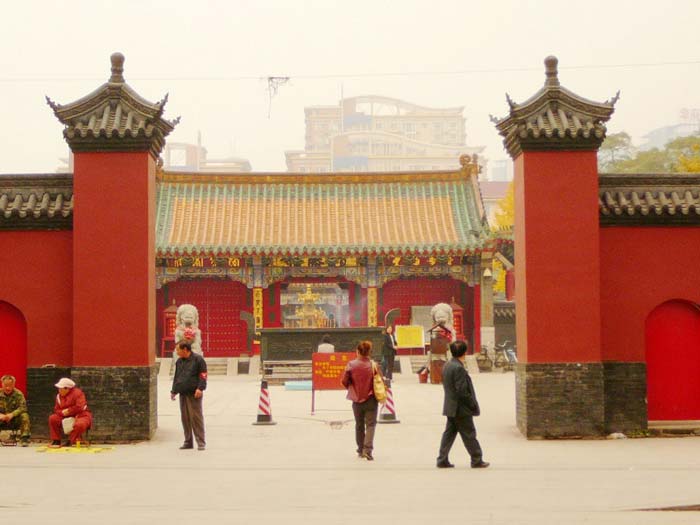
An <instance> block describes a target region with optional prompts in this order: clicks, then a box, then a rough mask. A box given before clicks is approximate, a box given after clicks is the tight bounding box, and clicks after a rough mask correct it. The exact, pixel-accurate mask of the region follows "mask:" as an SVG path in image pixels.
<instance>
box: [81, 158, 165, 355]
mask: <svg viewBox="0 0 700 525" xmlns="http://www.w3.org/2000/svg"><path fill="white" fill-rule="evenodd" d="M73 191H74V192H75V195H76V199H75V209H74V214H73V257H74V265H73V282H74V291H73V365H74V366H146V365H149V364H152V363H153V362H154V360H155V346H154V341H155V201H156V198H155V162H154V160H153V157H151V155H150V154H149V153H148V152H135V153H128V152H111V153H103V152H100V153H76V154H75V162H74V175H73Z"/></svg>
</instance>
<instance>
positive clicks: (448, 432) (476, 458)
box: [437, 341, 489, 468]
mask: <svg viewBox="0 0 700 525" xmlns="http://www.w3.org/2000/svg"><path fill="white" fill-rule="evenodd" d="M450 352H451V353H452V359H450V360H449V361H448V362H447V364H446V365H445V367H444V368H443V370H442V387H443V389H444V390H445V402H444V404H443V408H442V415H444V416H447V425H446V426H445V431H444V432H443V433H442V440H441V441H440V452H439V454H438V458H437V467H438V468H451V467H454V465H453V464H452V463H450V460H449V457H448V456H449V454H450V449H451V448H452V444H453V443H454V441H455V438H456V437H457V434H458V433H459V435H460V436H461V437H462V441H463V442H464V446H465V447H466V448H467V452H469V455H470V456H471V465H472V468H486V467H488V466H489V463H487V462H486V461H484V460H483V459H482V453H481V446H480V445H479V442H478V441H477V440H476V428H475V427H474V416H478V415H479V414H480V413H481V412H480V409H479V403H478V402H477V400H476V393H475V392H474V385H473V384H472V379H471V377H469V374H468V373H467V370H466V368H464V359H465V354H466V353H467V343H466V342H464V341H454V342H452V343H451V344H450Z"/></svg>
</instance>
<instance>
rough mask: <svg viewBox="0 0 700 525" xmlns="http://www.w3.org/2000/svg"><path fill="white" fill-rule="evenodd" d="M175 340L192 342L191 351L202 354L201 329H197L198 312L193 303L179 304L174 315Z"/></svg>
mask: <svg viewBox="0 0 700 525" xmlns="http://www.w3.org/2000/svg"><path fill="white" fill-rule="evenodd" d="M175 323H176V324H177V327H176V328H175V342H176V343H177V342H178V341H182V340H183V339H186V340H188V341H189V342H190V343H192V351H193V352H195V353H197V354H200V355H201V354H202V331H201V330H200V329H199V312H198V311H197V308H196V307H195V306H194V305H191V304H181V305H180V306H178V307H177V313H176V315H175Z"/></svg>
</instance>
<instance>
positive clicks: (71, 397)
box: [49, 377, 92, 447]
mask: <svg viewBox="0 0 700 525" xmlns="http://www.w3.org/2000/svg"><path fill="white" fill-rule="evenodd" d="M54 386H55V387H56V388H58V394H57V395H56V403H55V404H54V407H53V414H51V415H50V416H49V434H50V436H51V445H49V446H50V447H60V446H61V431H62V430H63V428H62V427H63V420H64V419H66V418H69V417H73V418H75V422H74V423H73V430H71V432H70V436H69V437H68V443H66V446H69V447H70V446H73V445H75V442H76V441H81V439H82V436H83V434H84V433H85V431H86V430H87V429H88V428H90V427H91V426H92V414H91V413H90V411H89V410H88V406H87V400H86V399H85V394H83V391H82V390H80V389H79V388H77V387H76V386H75V382H74V381H73V380H71V379H68V378H67V377H62V378H61V379H60V380H59V381H58V383H56V384H55V385H54Z"/></svg>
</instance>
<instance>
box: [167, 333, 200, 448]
mask: <svg viewBox="0 0 700 525" xmlns="http://www.w3.org/2000/svg"><path fill="white" fill-rule="evenodd" d="M175 350H176V351H177V355H178V356H179V358H180V359H178V360H177V362H176V363H175V377H173V386H172V388H171V389H170V399H172V400H173V401H174V400H175V396H177V395H178V394H179V395H180V417H181V420H182V430H183V431H184V432H185V441H184V443H183V444H182V446H181V447H180V449H181V450H186V449H191V448H193V447H194V443H193V441H192V436H193V435H194V439H196V440H197V449H198V450H204V449H205V447H206V440H205V438H204V414H203V413H202V399H203V398H204V390H206V388H207V363H206V361H204V358H203V357H202V356H201V355H199V354H195V353H193V352H192V343H191V342H190V341H188V340H186V339H183V340H182V341H179V342H178V343H177V346H176V347H175Z"/></svg>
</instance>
